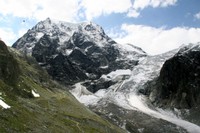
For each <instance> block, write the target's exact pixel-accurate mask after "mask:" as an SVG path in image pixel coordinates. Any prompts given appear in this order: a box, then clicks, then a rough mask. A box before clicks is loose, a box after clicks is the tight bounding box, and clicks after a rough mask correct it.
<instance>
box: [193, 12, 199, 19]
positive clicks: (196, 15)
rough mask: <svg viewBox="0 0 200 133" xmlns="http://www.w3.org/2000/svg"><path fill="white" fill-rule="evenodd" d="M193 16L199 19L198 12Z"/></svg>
mask: <svg viewBox="0 0 200 133" xmlns="http://www.w3.org/2000/svg"><path fill="white" fill-rule="evenodd" d="M194 17H195V18H196V19H199V20H200V12H199V13H197V14H195V15H194Z"/></svg>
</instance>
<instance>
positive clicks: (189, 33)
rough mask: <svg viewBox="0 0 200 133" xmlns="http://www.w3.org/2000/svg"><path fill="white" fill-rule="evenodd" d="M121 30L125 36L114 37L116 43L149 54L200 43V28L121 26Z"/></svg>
mask: <svg viewBox="0 0 200 133" xmlns="http://www.w3.org/2000/svg"><path fill="white" fill-rule="evenodd" d="M121 30H123V31H125V32H126V33H127V34H126V35H124V36H121V37H116V38H115V40H116V41H117V42H119V43H131V44H133V45H137V46H139V47H141V48H142V49H144V50H145V51H146V52H147V53H149V54H160V53H163V52H167V51H169V50H172V49H175V48H178V47H179V46H180V45H182V44H188V43H196V42H200V38H199V36H200V28H188V27H176V28H172V29H166V28H165V27H161V28H155V27H150V26H144V25H134V24H133V25H128V24H123V25H122V27H121Z"/></svg>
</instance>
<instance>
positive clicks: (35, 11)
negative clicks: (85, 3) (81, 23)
mask: <svg viewBox="0 0 200 133" xmlns="http://www.w3.org/2000/svg"><path fill="white" fill-rule="evenodd" d="M79 1H80V0H59V1H58V0H19V1H16V0H1V1H0V5H1V8H0V13H1V14H3V15H4V16H5V15H9V14H10V15H13V16H15V17H25V18H35V19H37V20H42V19H45V18H47V17H51V18H54V19H59V20H65V21H74V20H76V19H77V14H78V10H79Z"/></svg>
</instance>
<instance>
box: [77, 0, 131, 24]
mask: <svg viewBox="0 0 200 133" xmlns="http://www.w3.org/2000/svg"><path fill="white" fill-rule="evenodd" d="M81 6H82V7H83V8H84V10H85V16H86V18H87V20H92V19H93V18H95V17H99V16H101V15H107V14H111V13H126V12H127V11H128V10H129V8H131V6H132V4H131V0H106V1H103V0H82V2H81Z"/></svg>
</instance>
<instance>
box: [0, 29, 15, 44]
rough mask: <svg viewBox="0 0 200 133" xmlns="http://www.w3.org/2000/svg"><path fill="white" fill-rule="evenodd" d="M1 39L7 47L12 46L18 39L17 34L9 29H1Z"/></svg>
mask: <svg viewBox="0 0 200 133" xmlns="http://www.w3.org/2000/svg"><path fill="white" fill-rule="evenodd" d="M0 38H1V40H2V41H4V42H5V43H6V44H7V45H9V46H11V45H12V44H11V43H10V42H14V41H16V39H17V36H16V34H15V33H14V32H13V31H12V29H9V28H0Z"/></svg>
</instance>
